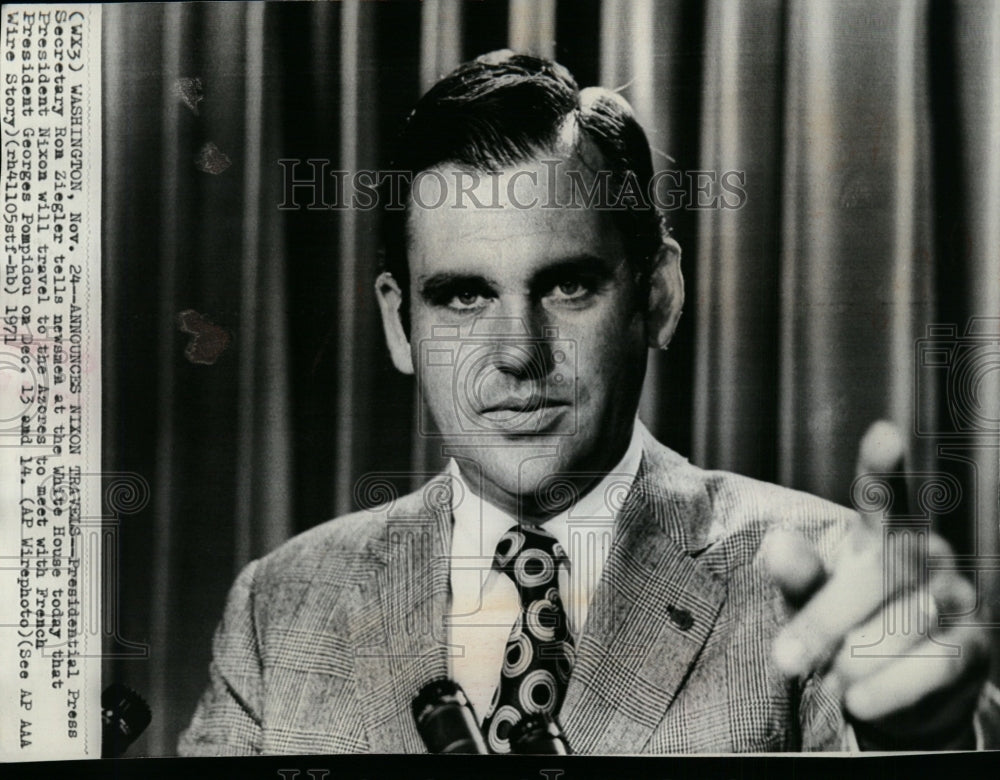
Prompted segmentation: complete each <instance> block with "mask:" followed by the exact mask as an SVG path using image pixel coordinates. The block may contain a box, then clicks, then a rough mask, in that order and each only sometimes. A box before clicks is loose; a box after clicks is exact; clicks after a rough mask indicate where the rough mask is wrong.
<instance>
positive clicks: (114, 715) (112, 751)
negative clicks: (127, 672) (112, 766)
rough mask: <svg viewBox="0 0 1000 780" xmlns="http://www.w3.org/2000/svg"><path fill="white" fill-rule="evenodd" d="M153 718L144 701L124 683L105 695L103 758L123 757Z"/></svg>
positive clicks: (102, 695) (102, 707) (102, 700)
mask: <svg viewBox="0 0 1000 780" xmlns="http://www.w3.org/2000/svg"><path fill="white" fill-rule="evenodd" d="M152 719H153V716H152V714H151V713H150V711H149V706H148V705H147V704H146V702H145V701H144V700H143V698H142V697H141V696H140V695H139V694H138V693H136V692H135V691H133V690H132V689H131V688H129V687H128V686H127V685H122V684H121V683H111V685H109V686H108V687H107V688H105V689H104V692H103V693H102V694H101V724H102V730H101V758H118V757H120V756H121V755H122V754H123V753H124V752H125V751H126V750H127V749H128V746H129V745H131V744H132V743H133V742H134V741H135V740H136V739H137V738H138V736H139V735H140V734H142V732H143V731H145V729H146V726H148V725H149V722H150V721H151V720H152Z"/></svg>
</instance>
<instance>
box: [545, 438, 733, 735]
mask: <svg viewBox="0 0 1000 780" xmlns="http://www.w3.org/2000/svg"><path fill="white" fill-rule="evenodd" d="M646 436H647V438H646V441H645V447H644V454H643V462H642V466H641V467H640V470H639V474H638V475H637V477H636V481H635V483H634V485H633V488H632V490H631V492H630V494H629V498H628V499H627V501H626V504H625V506H624V507H623V509H622V512H621V515H620V516H619V518H618V521H617V529H616V533H615V539H614V542H613V544H612V548H611V552H610V555H609V558H608V562H607V565H606V567H605V570H604V574H603V575H602V577H601V580H600V582H599V583H598V585H597V589H596V591H595V593H594V596H593V600H592V602H591V606H590V611H589V614H588V618H587V623H586V625H585V626H584V630H583V633H582V636H581V638H580V641H579V642H578V644H577V648H576V650H577V658H576V663H575V666H574V669H573V673H572V676H571V677H570V680H569V686H568V689H567V692H566V699H565V701H564V703H563V706H562V710H561V713H560V721H561V723H562V726H563V729H564V730H565V733H566V735H567V738H568V739H569V741H570V745H571V747H572V748H573V749H574V751H576V752H579V753H597V754H600V753H616V752H617V753H620V752H629V753H636V752H639V751H641V750H642V748H643V746H644V745H645V744H646V742H647V741H648V740H649V738H650V736H651V735H652V732H653V730H654V729H655V728H656V726H657V725H658V724H659V723H660V722H661V721H662V720H663V718H664V715H665V713H666V711H667V709H668V708H669V707H670V704H671V703H672V702H673V700H674V697H675V696H676V694H677V692H678V690H679V688H680V687H681V685H682V684H683V682H684V680H685V678H686V676H687V674H688V671H689V670H690V668H691V666H692V665H693V664H694V663H695V660H696V659H697V657H698V654H699V652H700V651H701V648H702V647H703V646H704V644H705V641H706V640H707V639H708V636H709V634H710V633H711V631H712V627H713V626H714V624H715V621H716V618H717V617H718V614H719V610H720V609H721V607H722V603H723V601H724V600H725V597H726V586H725V583H724V582H723V581H721V580H720V579H718V578H717V577H716V576H715V575H714V574H713V573H712V572H711V571H709V569H708V567H707V566H705V565H704V564H702V563H699V562H698V560H697V559H696V558H695V557H694V554H695V553H697V552H698V551H699V550H700V549H704V547H705V546H706V543H707V542H706V540H707V536H708V534H709V530H710V529H709V526H710V524H711V515H710V503H709V498H708V495H707V492H706V491H705V488H704V484H703V482H702V480H700V479H696V478H694V477H693V473H694V470H693V469H690V468H688V467H687V464H686V462H684V461H683V460H682V459H681V458H680V457H679V456H676V455H674V454H673V453H671V452H669V450H666V448H664V447H663V446H662V445H660V444H658V443H657V442H655V440H653V439H652V438H651V437H649V436H648V434H647V435H646Z"/></svg>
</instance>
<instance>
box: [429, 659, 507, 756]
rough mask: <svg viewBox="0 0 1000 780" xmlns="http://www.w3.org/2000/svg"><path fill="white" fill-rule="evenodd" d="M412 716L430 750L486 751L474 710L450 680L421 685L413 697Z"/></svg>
mask: <svg viewBox="0 0 1000 780" xmlns="http://www.w3.org/2000/svg"><path fill="white" fill-rule="evenodd" d="M413 718H414V720H416V722H417V731H418V732H419V733H420V737H421V739H423V740H424V744H425V745H426V746H427V751H428V752H429V753H474V754H483V755H485V754H487V753H489V750H487V749H486V741H485V740H484V739H483V734H482V732H481V731H480V730H479V723H478V721H477V720H476V713H475V712H473V710H472V705H471V704H469V700H468V699H467V698H466V696H465V691H463V690H462V688H461V686H460V685H459V684H458V683H456V682H455V681H453V680H448V679H444V678H442V679H438V680H432V681H431V682H429V683H427V685H425V686H424V687H423V688H421V689H420V692H419V693H418V694H417V695H416V696H415V697H414V699H413Z"/></svg>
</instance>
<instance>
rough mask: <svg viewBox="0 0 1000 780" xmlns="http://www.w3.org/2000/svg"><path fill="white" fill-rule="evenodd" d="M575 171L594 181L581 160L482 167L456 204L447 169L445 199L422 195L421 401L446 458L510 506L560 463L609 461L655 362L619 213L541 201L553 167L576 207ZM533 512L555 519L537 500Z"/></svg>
mask: <svg viewBox="0 0 1000 780" xmlns="http://www.w3.org/2000/svg"><path fill="white" fill-rule="evenodd" d="M572 170H577V171H578V172H579V175H581V176H583V180H584V182H586V185H587V186H588V187H589V186H592V178H593V174H592V172H591V171H590V169H589V168H587V166H585V165H584V164H582V163H581V162H579V161H578V160H577V159H576V158H575V157H570V158H569V159H567V160H565V161H564V164H563V165H560V166H559V169H558V173H556V174H553V167H552V166H551V165H550V166H546V165H543V164H542V163H541V162H537V163H525V164H524V165H522V166H518V168H517V169H508V170H505V171H503V172H502V173H501V174H500V175H499V176H498V177H496V179H497V180H496V181H494V180H493V179H492V178H491V177H489V176H487V175H485V174H479V182H478V184H476V185H475V186H472V185H473V180H472V178H471V176H470V175H469V174H465V178H464V180H463V181H464V183H465V184H464V186H470V187H471V193H469V196H468V197H465V196H464V195H463V196H462V198H461V200H460V201H458V203H457V206H458V207H456V187H455V183H456V181H457V179H456V174H458V175H461V174H459V172H458V171H457V169H454V168H449V167H443V168H441V169H439V172H440V173H441V174H442V175H443V176H444V181H445V182H446V183H447V185H448V193H449V197H448V200H447V202H446V203H445V204H444V205H443V206H441V207H440V208H421V207H420V206H417V205H414V204H411V210H410V219H409V225H408V238H409V264H410V279H411V288H410V291H409V293H410V311H411V320H410V325H411V330H410V350H411V355H412V359H413V365H414V368H415V371H416V374H417V379H418V382H419V385H420V388H421V391H422V395H423V398H424V399H425V401H426V404H427V406H428V408H429V409H430V412H431V414H432V416H433V418H434V422H435V423H436V425H437V428H438V429H439V431H440V432H441V433H442V434H443V436H444V441H445V444H446V445H448V450H447V451H446V454H448V455H452V456H454V457H456V458H457V459H458V462H459V464H460V466H461V467H462V470H463V474H464V475H465V476H466V478H467V480H469V482H470V484H471V485H473V486H474V487H475V486H479V485H480V484H481V486H482V491H483V493H484V497H485V498H487V499H489V500H492V501H494V502H495V503H498V504H500V505H501V506H504V507H506V508H508V509H516V508H517V506H518V497H525V498H527V497H531V496H535V494H536V490H537V489H538V488H539V487H541V488H542V489H543V490H544V485H545V479H546V477H549V476H551V475H552V474H554V473H567V472H591V473H598V474H600V473H603V472H606V471H608V470H609V469H610V468H612V467H613V466H614V464H615V463H616V462H617V461H618V459H620V458H621V456H622V455H623V453H624V450H625V448H626V447H627V444H628V440H629V436H630V434H631V430H632V423H633V420H634V416H635V411H636V406H637V404H638V398H639V393H640V390H641V386H642V379H643V375H644V372H645V361H646V341H645V331H644V325H643V315H644V311H643V310H642V309H640V308H639V307H637V305H636V291H635V282H634V280H633V278H632V273H631V270H630V267H629V264H628V263H627V262H626V259H625V252H624V248H623V243H622V240H621V236H620V234H619V231H618V229H617V228H616V227H615V225H614V224H613V223H612V219H611V215H610V214H608V213H607V212H600V211H597V210H595V209H591V208H584V207H578V208H567V207H557V208H545V207H544V206H545V204H546V203H549V204H551V202H552V193H553V190H552V185H551V183H550V182H549V178H550V177H553V175H554V178H555V193H556V196H557V197H556V202H558V203H567V202H569V200H570V199H571V189H570V180H569V176H568V172H569V171H572ZM515 174H516V176H515ZM426 181H431V180H430V179H427V180H426ZM438 181H439V180H437V179H436V177H435V179H434V181H431V185H432V186H431V189H432V190H433V189H434V188H435V187H436V186H437V184H436V183H435V182H438ZM498 185H499V186H498ZM508 187H509V189H508ZM436 200H437V198H436V197H434V196H433V195H428V196H427V197H424V198H423V199H422V202H424V203H433V202H435V201H436ZM477 202H478V203H481V204H484V205H493V204H497V203H498V204H499V206H500V207H499V208H479V207H477V206H476V203H477ZM532 204H533V205H532ZM480 479H482V483H480ZM584 481H585V482H586V481H591V480H584ZM521 508H522V510H524V511H527V512H529V513H534V512H538V513H540V514H546V512H545V511H544V510H538V509H537V508H534V502H532V501H530V499H529V500H528V501H527V503H525V502H524V501H523V500H522V502H521Z"/></svg>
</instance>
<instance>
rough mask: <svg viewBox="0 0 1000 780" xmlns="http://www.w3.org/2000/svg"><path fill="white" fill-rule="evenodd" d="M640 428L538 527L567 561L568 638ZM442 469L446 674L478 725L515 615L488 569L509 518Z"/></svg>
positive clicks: (596, 571) (579, 620)
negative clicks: (449, 525) (451, 482)
mask: <svg viewBox="0 0 1000 780" xmlns="http://www.w3.org/2000/svg"><path fill="white" fill-rule="evenodd" d="M642 430H643V427H642V423H641V422H639V421H638V420H636V421H635V426H634V427H633V430H632V440H631V442H630V443H629V446H628V449H627V450H626V452H625V455H624V456H623V457H622V459H621V461H619V463H618V465H617V466H615V468H613V469H611V471H609V472H608V474H607V475H605V477H604V478H603V479H602V480H601V481H600V482H599V483H598V484H597V485H595V486H594V487H593V488H592V489H591V490H589V491H588V492H587V493H586V494H585V495H584V496H582V497H581V498H580V499H579V500H578V501H576V503H574V504H573V505H572V506H571V507H569V508H568V509H566V510H565V511H563V512H562V513H560V514H558V515H556V516H555V517H552V518H551V519H549V520H547V521H545V523H544V524H543V525H542V528H544V529H545V530H546V531H548V532H549V533H550V534H552V535H553V536H554V537H555V538H556V540H557V541H558V542H559V543H560V544H561V545H562V546H563V549H564V550H565V551H566V554H567V556H568V557H569V560H570V565H569V568H570V570H569V571H566V567H560V570H559V592H560V596H561V597H562V601H563V603H564V605H565V606H566V611H567V617H568V618H569V628H570V631H572V632H573V636H574V638H576V639H579V636H580V632H581V631H582V629H583V626H584V624H585V623H586V620H587V610H588V608H589V606H590V600H591V597H592V596H593V594H594V589H595V588H596V586H597V582H598V580H599V579H600V577H601V574H602V572H603V571H604V564H605V562H606V561H607V557H608V553H609V552H610V549H611V541H612V539H613V533H614V524H615V521H616V520H617V517H618V513H619V512H620V511H621V508H622V506H623V505H624V503H625V496H626V495H627V493H628V491H629V490H630V489H631V487H632V483H633V482H634V481H635V476H636V474H637V473H638V471H639V463H640V461H641V460H642V436H641V431H642ZM449 469H450V472H451V475H452V477H453V478H454V479H455V480H456V481H457V482H458V486H457V488H460V489H456V490H453V498H452V516H453V518H454V523H455V524H454V528H453V531H452V541H451V610H450V615H449V616H448V644H449V656H450V663H451V676H452V679H454V680H455V682H457V683H458V684H459V685H460V686H462V689H463V690H464V691H465V693H466V695H467V696H468V697H469V701H470V702H471V703H472V706H473V708H474V710H475V712H476V716H477V717H478V718H479V720H480V722H482V719H483V717H484V716H485V715H486V712H487V710H488V708H489V705H490V700H491V699H492V697H493V691H494V689H495V688H496V685H497V682H498V681H499V679H500V668H501V666H502V659H503V652H504V648H505V646H506V644H507V639H508V637H509V636H510V630H511V627H512V626H513V625H514V620H515V619H516V618H517V616H518V614H519V613H520V610H521V605H520V603H519V601H518V596H517V588H516V587H515V586H514V583H513V582H512V581H511V580H510V578H509V577H508V576H507V575H505V574H504V573H503V572H500V571H498V570H497V569H495V568H493V554H494V552H495V551H496V546H497V542H498V541H499V540H500V537H501V536H502V535H503V534H504V533H505V532H506V531H507V530H508V529H509V528H510V527H511V526H513V525H515V524H516V523H517V520H516V519H515V518H514V517H512V516H511V515H509V514H508V513H506V512H504V511H503V510H502V509H499V508H498V507H496V506H494V505H493V504H491V503H489V502H488V501H484V500H483V499H481V498H480V497H479V496H478V495H476V493H475V492H474V491H473V490H472V489H471V488H470V487H469V485H468V484H467V483H466V482H465V480H464V479H463V478H462V475H461V473H460V471H459V468H458V464H456V463H455V461H454V460H452V461H451V463H450V464H449Z"/></svg>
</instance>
